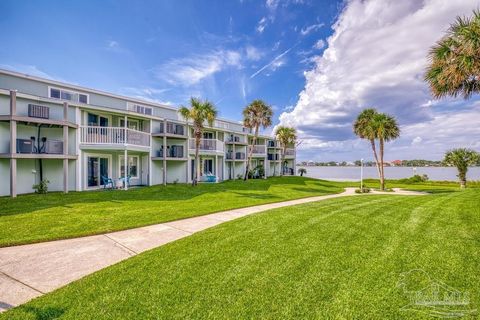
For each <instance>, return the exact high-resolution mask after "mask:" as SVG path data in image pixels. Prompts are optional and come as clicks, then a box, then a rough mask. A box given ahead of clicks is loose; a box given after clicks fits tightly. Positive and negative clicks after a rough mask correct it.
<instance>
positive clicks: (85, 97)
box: [78, 93, 88, 104]
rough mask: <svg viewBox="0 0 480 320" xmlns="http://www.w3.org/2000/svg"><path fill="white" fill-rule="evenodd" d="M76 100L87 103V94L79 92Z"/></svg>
mask: <svg viewBox="0 0 480 320" xmlns="http://www.w3.org/2000/svg"><path fill="white" fill-rule="evenodd" d="M78 102H81V103H85V104H87V103H88V96H87V95H86V94H81V93H80V94H79V95H78Z"/></svg>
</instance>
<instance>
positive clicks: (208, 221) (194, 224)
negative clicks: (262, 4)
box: [0, 188, 423, 312]
mask: <svg viewBox="0 0 480 320" xmlns="http://www.w3.org/2000/svg"><path fill="white" fill-rule="evenodd" d="M354 190H355V189H354V188H346V189H345V191H344V192H343V193H339V194H331V195H325V196H317V197H310V198H304V199H297V200H290V201H284V202H278V203H271V204H264V205H259V206H254V207H248V208H243V209H234V210H228V211H223V212H218V213H213V214H207V215H203V216H199V217H194V218H188V219H183V220H177V221H172V222H167V223H161V224H156V225H151V226H147V227H141V228H135V229H129V230H124V231H118V232H112V233H107V234H103V235H96V236H88V237H82V238H75V239H67V240H59V241H50V242H43V243H36V244H30V245H22V246H13V247H6V248H0V312H2V311H5V310H7V309H10V308H12V307H14V306H17V305H20V304H22V303H25V302H27V301H29V300H31V299H33V298H35V297H38V296H40V295H42V294H44V293H47V292H50V291H53V290H55V289H57V288H60V287H62V286H64V285H66V284H68V283H70V282H72V281H75V280H78V279H80V278H82V277H84V276H86V275H88V274H91V273H93V272H95V271H98V270H100V269H103V268H105V267H108V266H110V265H112V264H115V263H117V262H119V261H122V260H124V259H128V258H130V257H132V256H134V255H137V254H139V253H141V252H143V251H146V250H149V249H152V248H155V247H159V246H161V245H164V244H166V243H169V242H172V241H175V240H177V239H181V238H184V237H187V236H189V235H191V234H193V233H195V232H198V231H201V230H205V229H207V228H210V227H213V226H216V225H218V224H220V223H223V222H225V221H230V220H234V219H237V218H240V217H244V216H247V215H251V214H253V213H257V212H261V211H265V210H269V209H275V208H281V207H286V206H292V205H297V204H302V203H308V202H315V201H320V200H325V199H330V198H337V197H344V196H351V195H357V194H355V192H354ZM372 194H389V195H393V194H399V195H420V194H423V193H419V192H411V191H402V190H395V192H372Z"/></svg>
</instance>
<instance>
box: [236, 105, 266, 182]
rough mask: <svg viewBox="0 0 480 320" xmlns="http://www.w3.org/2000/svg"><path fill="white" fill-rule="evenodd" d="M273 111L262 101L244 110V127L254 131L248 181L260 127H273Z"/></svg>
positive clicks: (249, 155)
mask: <svg viewBox="0 0 480 320" xmlns="http://www.w3.org/2000/svg"><path fill="white" fill-rule="evenodd" d="M272 116H273V111H272V107H270V106H269V105H267V104H266V103H265V102H263V101H262V100H254V101H253V102H252V103H250V104H249V105H248V106H246V107H245V109H243V125H244V126H245V127H246V128H249V129H251V130H253V131H254V135H253V139H252V146H249V150H248V158H247V167H246V170H245V178H244V180H247V179H248V171H249V170H250V166H251V163H252V156H253V146H254V145H255V144H256V143H257V139H258V130H259V128H260V127H263V128H264V129H265V128H267V127H269V126H271V125H272Z"/></svg>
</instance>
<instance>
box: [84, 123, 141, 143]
mask: <svg viewBox="0 0 480 320" xmlns="http://www.w3.org/2000/svg"><path fill="white" fill-rule="evenodd" d="M80 143H81V144H89V145H112V146H115V145H117V146H120V145H121V146H126V145H132V146H140V147H150V134H148V133H146V132H142V131H138V130H134V129H128V128H127V129H126V128H124V127H98V126H81V127H80Z"/></svg>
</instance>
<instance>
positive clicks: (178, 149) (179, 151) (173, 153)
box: [157, 145, 184, 158]
mask: <svg viewBox="0 0 480 320" xmlns="http://www.w3.org/2000/svg"><path fill="white" fill-rule="evenodd" d="M157 154H158V156H159V157H161V158H163V154H164V149H163V147H162V148H160V150H158V152H157ZM166 156H167V158H183V157H184V153H183V146H181V145H172V146H167V152H166Z"/></svg>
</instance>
